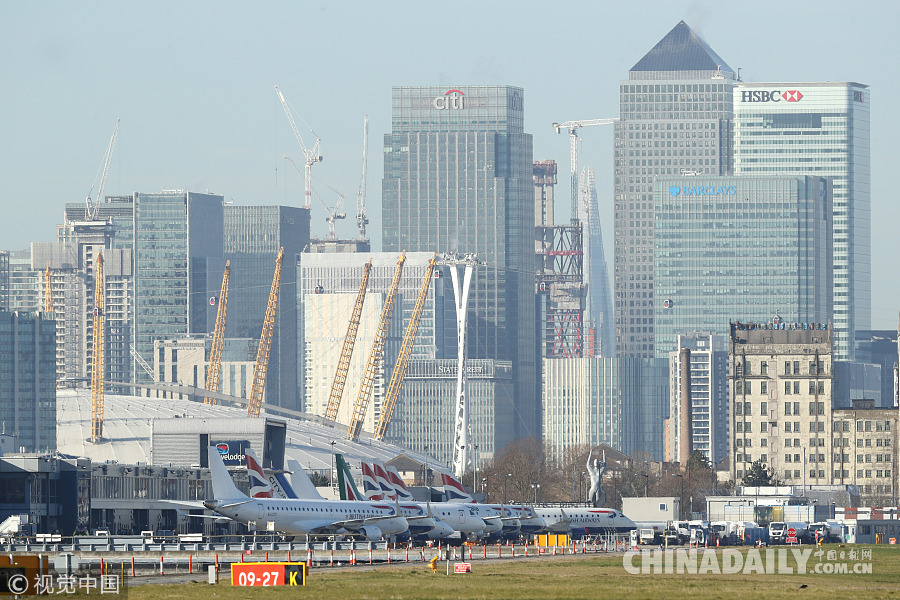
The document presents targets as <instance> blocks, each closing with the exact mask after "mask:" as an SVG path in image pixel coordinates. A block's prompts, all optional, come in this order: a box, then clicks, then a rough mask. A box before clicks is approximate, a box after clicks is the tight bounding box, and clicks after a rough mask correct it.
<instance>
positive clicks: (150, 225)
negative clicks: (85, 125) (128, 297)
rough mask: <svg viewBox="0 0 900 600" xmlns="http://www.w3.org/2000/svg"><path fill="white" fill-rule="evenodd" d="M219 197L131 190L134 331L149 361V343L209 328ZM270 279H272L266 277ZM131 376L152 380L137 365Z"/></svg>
mask: <svg viewBox="0 0 900 600" xmlns="http://www.w3.org/2000/svg"><path fill="white" fill-rule="evenodd" d="M223 202H224V200H223V198H222V196H216V195H211V194H198V193H195V192H184V191H166V192H161V193H157V194H144V193H139V192H135V194H134V238H133V251H134V327H133V331H134V334H133V336H132V339H133V342H134V345H135V349H136V352H137V353H138V355H140V356H141V357H142V358H143V360H144V361H146V362H147V363H148V364H149V363H150V362H151V361H152V360H153V359H152V357H151V352H153V343H154V341H155V340H158V339H174V338H177V337H180V336H183V335H185V334H188V333H209V332H211V331H212V330H213V328H214V326H215V319H216V307H215V306H214V305H211V304H210V303H209V298H210V297H211V296H218V292H219V289H220V288H221V282H222V271H223V269H224V267H225V260H224V252H223V240H222V232H223ZM270 283H271V282H270ZM134 380H135V382H151V381H152V378H151V376H150V374H149V373H147V372H145V371H144V370H137V371H136V376H135V379H134Z"/></svg>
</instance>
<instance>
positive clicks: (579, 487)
mask: <svg viewBox="0 0 900 600" xmlns="http://www.w3.org/2000/svg"><path fill="white" fill-rule="evenodd" d="M585 475H587V471H582V472H581V479H580V480H579V481H578V491H579V492H580V494H579V495H580V496H581V497H580V499H579V500H578V501H579V502H584V476H585Z"/></svg>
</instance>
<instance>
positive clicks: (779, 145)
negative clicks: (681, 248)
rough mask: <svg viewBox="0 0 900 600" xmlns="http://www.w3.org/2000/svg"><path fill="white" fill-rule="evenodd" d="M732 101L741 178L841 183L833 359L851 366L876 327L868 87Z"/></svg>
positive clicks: (768, 90)
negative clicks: (860, 340) (859, 342)
mask: <svg viewBox="0 0 900 600" xmlns="http://www.w3.org/2000/svg"><path fill="white" fill-rule="evenodd" d="M733 100H734V101H733V105H734V172H735V174H736V175H753V176H761V175H767V176H768V175H791V176H797V175H816V176H820V177H830V178H831V179H832V180H833V182H834V202H833V205H834V218H833V223H832V226H833V230H834V233H833V239H834V316H833V327H834V329H833V336H834V337H833V342H834V355H835V359H836V360H850V359H852V358H853V344H854V340H855V332H856V330H858V329H863V330H865V329H869V327H870V320H871V314H870V313H871V304H872V299H871V293H872V292H871V290H872V282H871V279H872V275H871V241H870V230H871V223H870V221H871V216H870V215H871V209H870V192H869V179H870V162H871V160H870V148H869V137H870V134H869V103H870V100H871V98H870V94H869V89H868V86H867V85H863V84H859V83H841V82H823V83H819V82H807V83H741V84H739V85H736V86H735V88H734V96H733Z"/></svg>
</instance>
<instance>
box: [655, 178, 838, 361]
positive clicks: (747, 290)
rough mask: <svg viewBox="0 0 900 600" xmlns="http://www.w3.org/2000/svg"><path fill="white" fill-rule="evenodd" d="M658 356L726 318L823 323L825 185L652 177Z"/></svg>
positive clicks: (826, 301)
mask: <svg viewBox="0 0 900 600" xmlns="http://www.w3.org/2000/svg"><path fill="white" fill-rule="evenodd" d="M654 198H655V205H654V213H655V215H656V227H655V245H656V248H655V253H654V263H653V266H654V288H655V295H656V299H657V302H656V303H655V304H654V306H653V315H654V346H655V352H656V356H657V357H660V358H661V357H665V356H668V354H669V352H671V351H673V350H676V349H677V348H678V346H677V343H678V336H679V335H682V334H685V333H688V332H691V331H709V332H712V333H715V334H720V335H726V334H727V333H728V330H729V322H730V321H731V320H740V321H742V322H752V323H756V322H765V321H768V320H770V319H772V318H773V317H774V316H776V315H777V316H779V317H781V319H782V320H784V321H786V322H789V323H827V322H828V318H829V316H830V314H831V260H832V257H831V186H830V181H829V180H827V179H823V178H821V177H762V176H756V177H701V176H694V177H657V178H656V184H655V191H654Z"/></svg>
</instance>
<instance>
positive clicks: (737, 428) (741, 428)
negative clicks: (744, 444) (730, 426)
mask: <svg viewBox="0 0 900 600" xmlns="http://www.w3.org/2000/svg"><path fill="white" fill-rule="evenodd" d="M734 430H735V432H737V433H743V431H744V422H743V421H738V422H737V423H735V424H734Z"/></svg>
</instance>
